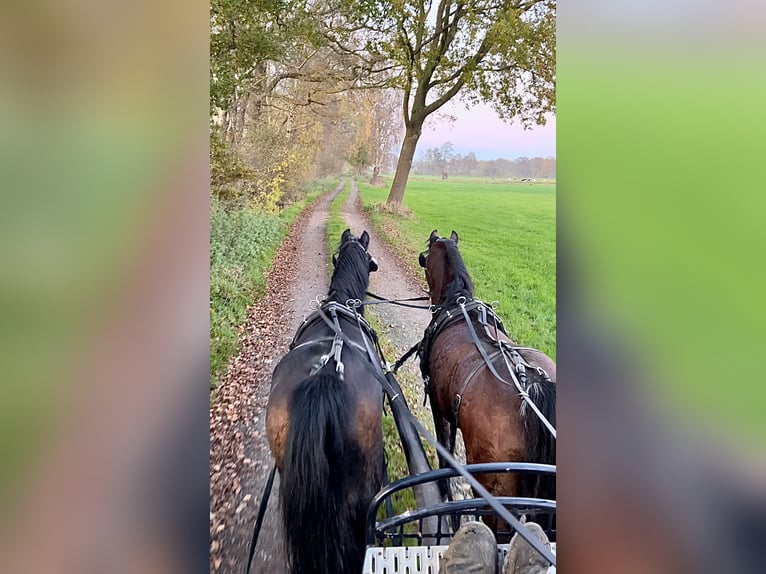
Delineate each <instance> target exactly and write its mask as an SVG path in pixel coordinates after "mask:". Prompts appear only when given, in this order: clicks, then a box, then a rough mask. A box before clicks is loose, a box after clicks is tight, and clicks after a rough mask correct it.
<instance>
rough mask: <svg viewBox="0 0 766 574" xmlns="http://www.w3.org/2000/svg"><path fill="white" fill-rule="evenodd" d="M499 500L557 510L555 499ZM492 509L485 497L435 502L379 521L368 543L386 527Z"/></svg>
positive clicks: (518, 506)
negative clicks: (428, 518) (433, 517)
mask: <svg viewBox="0 0 766 574" xmlns="http://www.w3.org/2000/svg"><path fill="white" fill-rule="evenodd" d="M495 500H497V501H498V502H499V503H500V504H502V505H503V506H513V507H514V509H524V510H531V509H541V510H556V502H555V501H553V500H547V499H545V498H527V497H523V496H496V497H495ZM487 509H490V503H489V501H488V500H485V499H483V498H467V499H465V500H453V501H450V502H442V503H441V504H435V505H433V506H426V507H424V508H417V509H415V510H411V511H409V512H406V513H405V514H400V515H398V516H394V517H393V518H389V519H387V520H384V521H382V522H379V523H377V525H376V527H375V530H374V532H373V536H372V537H370V536H369V533H368V538H367V544H368V546H369V545H371V544H372V545H374V543H375V536H376V535H377V533H378V532H381V533H383V532H384V531H385V530H386V529H389V528H395V527H397V526H402V525H404V524H407V523H409V522H414V521H415V520H421V519H423V518H427V517H429V516H443V515H445V514H452V513H456V512H463V513H471V512H478V511H481V510H487ZM448 535H449V533H444V534H443V535H442V536H439V534H438V533H425V534H421V536H423V537H430V538H446V537H447V536H448Z"/></svg>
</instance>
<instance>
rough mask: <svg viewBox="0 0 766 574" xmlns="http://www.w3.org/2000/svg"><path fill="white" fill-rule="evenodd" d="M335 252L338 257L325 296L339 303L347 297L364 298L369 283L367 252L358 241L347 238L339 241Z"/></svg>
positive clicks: (343, 301)
mask: <svg viewBox="0 0 766 574" xmlns="http://www.w3.org/2000/svg"><path fill="white" fill-rule="evenodd" d="M353 243H356V245H353ZM336 253H337V255H338V257H337V261H336V262H335V270H334V271H333V273H332V278H331V279H330V290H329V291H328V293H327V298H328V299H334V300H336V301H338V302H339V303H345V302H346V300H347V299H364V294H365V291H367V285H369V283H370V262H369V259H368V256H367V252H366V251H365V250H364V248H363V247H362V245H361V244H360V243H359V242H358V241H356V240H349V241H346V242H345V243H341V244H340V245H339V246H338V250H337V251H336Z"/></svg>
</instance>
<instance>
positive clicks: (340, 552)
mask: <svg viewBox="0 0 766 574" xmlns="http://www.w3.org/2000/svg"><path fill="white" fill-rule="evenodd" d="M289 410H290V423H289V430H288V433H287V441H286V445H285V452H284V462H283V468H282V470H281V473H280V478H281V486H280V496H281V502H282V514H283V517H284V529H285V538H286V542H287V544H286V550H287V555H288V563H289V565H290V567H291V569H292V570H291V571H292V572H295V573H303V572H306V573H308V572H317V573H322V572H328V573H329V572H337V573H346V572H348V573H351V572H354V573H356V572H357V571H358V570H360V569H361V565H362V560H363V557H364V556H363V548H362V552H360V548H359V545H358V542H357V540H356V538H357V536H356V532H355V528H353V527H352V526H354V525H355V523H356V522H358V520H359V518H358V514H359V512H360V510H362V513H363V510H364V509H366V503H369V501H368V500H367V493H365V492H364V489H363V488H362V487H361V485H360V482H359V480H360V477H358V476H357V473H358V472H360V471H362V470H363V469H364V468H366V466H367V465H366V464H364V456H363V453H362V452H361V450H360V449H359V447H358V445H357V444H356V441H355V439H354V436H353V432H352V429H353V415H354V411H355V406H354V401H353V398H352V396H351V393H350V390H349V387H348V385H347V384H346V383H345V382H344V381H342V380H341V379H339V378H338V377H337V376H335V375H326V374H317V375H314V376H312V377H309V378H308V379H306V380H304V381H303V382H301V383H300V384H299V385H298V386H297V387H296V388H295V390H294V391H293V394H292V397H291V399H290V408H289Z"/></svg>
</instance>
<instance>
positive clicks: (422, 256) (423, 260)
mask: <svg viewBox="0 0 766 574" xmlns="http://www.w3.org/2000/svg"><path fill="white" fill-rule="evenodd" d="M418 263H420V266H421V267H423V268H424V269H425V266H426V254H425V252H423V253H421V254H420V255H419V256H418Z"/></svg>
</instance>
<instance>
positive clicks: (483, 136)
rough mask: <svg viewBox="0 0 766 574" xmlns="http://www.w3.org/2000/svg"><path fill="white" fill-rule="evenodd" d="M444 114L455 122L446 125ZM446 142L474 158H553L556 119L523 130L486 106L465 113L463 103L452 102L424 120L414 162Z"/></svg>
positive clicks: (554, 154) (554, 153)
mask: <svg viewBox="0 0 766 574" xmlns="http://www.w3.org/2000/svg"><path fill="white" fill-rule="evenodd" d="M444 115H451V116H454V117H455V118H456V119H455V121H454V122H450V121H448V120H446V119H445V118H444V117H443V116H444ZM435 116H438V117H435ZM446 141H450V142H452V144H453V145H454V146H455V152H456V153H460V154H462V155H465V154H467V153H470V152H474V153H475V154H476V158H477V159H497V158H501V157H504V158H507V159H515V158H517V157H523V156H526V157H535V156H540V157H547V156H554V157H555V156H556V118H555V117H554V116H550V117H549V118H548V122H547V123H546V124H545V125H544V126H535V127H534V128H533V129H531V130H524V129H523V128H522V127H521V125H520V124H519V123H518V122H515V123H513V124H510V123H506V122H503V120H501V119H500V118H499V117H498V116H497V114H496V113H495V111H494V110H493V109H492V108H491V107H490V106H488V105H484V104H481V105H477V106H472V107H471V108H470V109H468V110H467V109H466V106H465V104H464V103H462V102H460V101H457V102H456V101H454V100H453V101H451V102H448V103H447V104H445V105H444V107H443V108H441V110H439V112H437V113H436V114H434V115H432V116H430V117H429V118H428V120H426V125H425V126H423V134H422V135H421V136H420V140H419V141H418V149H417V151H416V152H415V159H416V160H417V159H418V158H419V157H421V156H422V154H424V153H425V151H426V150H427V149H429V148H432V147H440V146H441V145H442V144H444V142H446Z"/></svg>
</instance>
